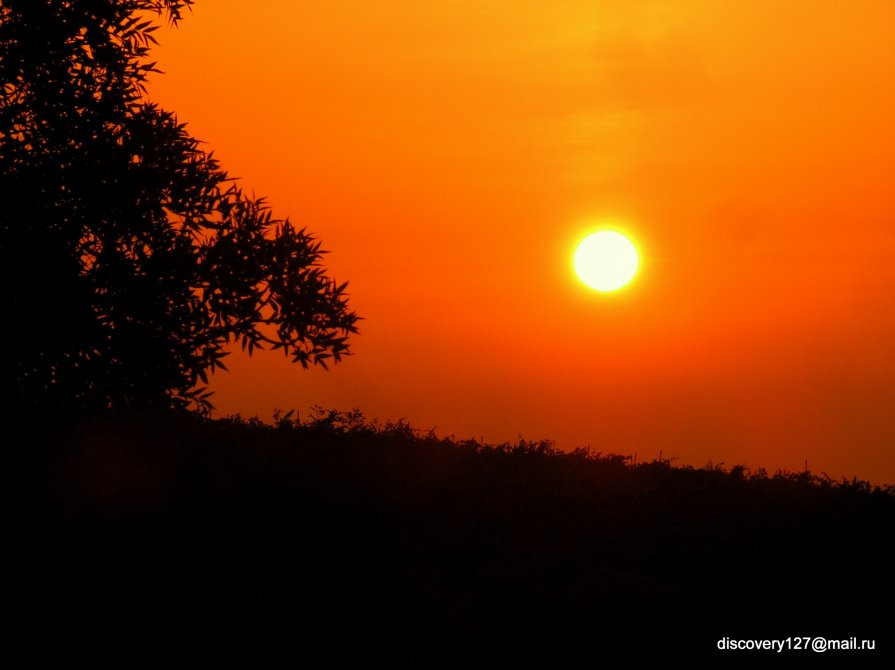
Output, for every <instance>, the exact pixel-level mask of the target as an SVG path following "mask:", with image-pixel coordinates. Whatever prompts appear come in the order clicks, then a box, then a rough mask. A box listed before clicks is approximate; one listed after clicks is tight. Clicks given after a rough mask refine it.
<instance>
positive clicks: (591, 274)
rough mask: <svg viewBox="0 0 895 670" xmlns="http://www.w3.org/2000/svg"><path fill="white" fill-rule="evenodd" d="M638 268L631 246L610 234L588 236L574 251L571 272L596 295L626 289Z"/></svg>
mask: <svg viewBox="0 0 895 670" xmlns="http://www.w3.org/2000/svg"><path fill="white" fill-rule="evenodd" d="M639 264H640V262H639V258H638V256H637V249H636V248H635V247H634V244H633V243H632V242H631V240H629V239H628V238H627V237H625V236H624V235H622V234H621V233H618V232H616V231H614V230H601V231H599V232H596V233H592V234H591V235H588V236H587V237H585V238H584V239H583V240H582V241H581V243H580V244H579V245H578V248H577V249H575V272H576V273H577V274H578V276H579V277H580V278H581V281H583V282H584V283H585V284H587V285H588V286H590V287H591V288H592V289H594V290H597V291H602V292H609V291H616V290H618V289H620V288H622V287H623V286H626V285H627V284H628V283H629V282H630V281H631V280H632V279H633V278H634V275H636V274H637V268H638V266H639Z"/></svg>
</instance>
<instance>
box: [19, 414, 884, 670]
mask: <svg viewBox="0 0 895 670" xmlns="http://www.w3.org/2000/svg"><path fill="white" fill-rule="evenodd" d="M299 419H301V420H299ZM73 423H74V425H73V426H70V427H68V428H66V429H65V430H64V431H63V430H59V429H58V428H56V427H50V428H45V427H44V426H42V425H39V426H36V427H35V430H33V431H24V432H23V433H22V435H23V438H21V439H22V440H24V441H34V442H37V443H39V444H42V445H44V446H46V447H47V448H46V449H37V448H33V447H32V446H31V445H21V447H20V448H19V449H17V451H18V452H21V453H22V454H25V455H27V456H28V458H29V459H31V460H32V461H33V463H32V466H31V467H29V468H25V469H24V470H23V471H24V472H26V473H33V476H32V478H33V481H32V482H29V489H28V490H29V497H27V498H25V500H24V504H22V505H21V509H23V510H24V515H25V519H26V520H27V522H28V523H27V528H28V529H29V530H30V536H29V537H26V538H24V539H23V541H22V542H20V543H12V545H11V546H13V547H20V549H19V550H18V551H20V552H23V553H24V563H25V567H24V568H23V569H22V570H21V571H19V572H15V573H12V574H14V575H15V579H14V580H13V581H14V583H16V584H21V585H22V587H23V590H24V591H25V599H24V603H25V606H24V607H22V608H16V607H15V606H14V607H13V608H12V611H15V612H16V613H17V617H16V621H18V622H21V623H22V624H23V625H24V626H25V627H26V631H25V633H26V634H23V635H22V636H20V637H18V638H17V637H16V636H14V635H13V636H11V638H12V639H14V640H15V639H23V640H25V641H26V645H27V648H28V649H29V650H31V653H32V654H41V653H43V652H49V651H51V649H53V648H54V649H56V650H60V651H61V652H62V653H65V654H66V655H67V656H69V657H70V655H71V654H72V650H73V649H74V650H76V651H77V650H79V653H81V654H83V655H85V656H86V655H88V654H89V655H90V657H91V658H97V656H102V655H103V654H106V655H108V656H109V657H110V658H115V659H116V661H118V660H120V658H122V657H120V656H117V655H116V654H117V653H119V652H120V653H124V654H133V653H135V650H139V651H137V652H136V653H140V654H141V655H142V654H143V653H144V651H145V650H154V651H156V652H157V653H160V654H161V655H162V656H163V657H165V658H166V659H169V658H170V657H171V655H172V654H174V653H176V654H178V657H182V656H181V654H182V653H184V652H193V653H199V654H202V655H203V657H208V658H213V657H216V656H222V657H231V656H233V655H235V654H237V653H240V652H242V653H245V654H246V655H247V656H248V657H249V660H250V661H253V665H254V666H258V665H262V666H263V665H274V663H275V662H278V661H281V660H283V659H289V660H290V661H293V660H294V661H295V662H296V663H298V664H299V665H307V666H309V667H341V666H346V667H349V666H351V667H353V666H354V665H370V664H373V665H383V664H384V665H386V666H387V667H389V668H404V667H406V668H478V667H481V668H492V667H495V668H503V667H535V666H538V667H541V666H543V667H551V668H552V667H555V668H571V667H579V666H583V665H587V664H590V665H594V661H595V660H596V661H604V662H605V661H609V660H612V659H616V658H617V659H619V660H620V661H623V662H624V663H629V664H630V661H631V659H633V658H637V659H640V658H646V659H649V658H652V657H661V658H663V659H669V658H680V659H685V660H689V659H693V658H697V657H700V656H708V657H711V658H715V659H716V658H717V656H718V655H719V654H720V655H722V656H728V657H739V655H738V654H733V655H731V654H730V653H728V652H719V651H718V649H717V646H716V643H717V641H718V640H719V639H720V638H721V637H724V636H728V637H733V638H748V639H755V638H758V639H761V638H773V639H780V638H785V637H787V636H789V635H793V636H795V635H823V636H827V637H836V638H843V637H850V636H853V635H854V636H857V637H858V638H859V639H860V638H869V639H876V641H877V649H878V651H877V652H876V654H875V655H868V658H871V659H872V660H875V661H881V660H882V658H881V656H882V654H883V653H884V652H885V651H886V650H887V649H891V635H892V628H891V617H889V616H888V614H887V610H886V608H885V606H883V607H882V609H881V608H880V604H884V603H887V602H891V601H892V599H893V598H895V581H893V580H892V578H891V570H892V565H893V561H895V537H893V535H892V533H891V529H892V526H893V523H895V487H891V486H871V485H870V484H867V483H866V482H858V481H856V480H852V481H847V480H843V481H841V482H836V481H833V480H831V479H829V478H827V477H818V476H815V475H812V474H810V473H805V472H802V473H787V472H777V473H773V474H768V473H766V472H764V471H761V470H759V471H757V472H754V473H753V472H747V470H746V468H745V467H743V468H741V469H737V468H736V466H735V467H734V468H731V469H729V470H727V469H725V468H723V467H719V466H717V465H710V466H706V467H704V468H692V467H679V466H674V465H672V464H671V463H669V461H668V459H663V460H655V461H652V462H642V463H638V464H637V465H634V464H632V463H630V462H629V461H628V460H626V459H625V458H624V457H621V456H618V455H616V454H612V453H608V454H607V453H600V452H596V451H594V452H588V451H587V450H578V451H576V452H573V453H563V452H560V451H558V450H555V449H552V448H551V446H550V443H549V442H546V441H526V440H521V439H520V440H519V441H517V442H516V443H505V444H498V445H492V444H487V443H485V444H483V443H482V442H480V441H478V440H454V439H452V438H450V439H446V438H439V437H437V436H435V435H434V434H433V433H432V432H431V431H428V432H427V431H418V430H415V429H414V428H413V427H412V426H411V425H410V424H408V423H407V422H406V421H398V422H389V423H385V424H381V425H380V424H378V423H375V422H368V421H366V420H365V419H364V418H363V416H362V415H361V414H360V413H359V412H356V411H352V412H337V411H326V410H323V409H321V408H315V409H313V410H312V411H311V412H310V413H308V414H305V415H303V416H302V417H298V416H296V414H295V413H292V414H289V413H288V412H278V418H277V420H276V421H275V422H274V423H273V424H268V423H265V422H262V421H260V420H248V421H246V420H241V419H239V418H229V419H219V420H214V421H212V420H207V419H203V418H201V417H197V416H193V415H189V414H184V415H182V416H174V417H172V419H171V421H165V422H158V421H151V420H146V419H142V418H136V419H134V418H132V417H128V418H125V419H119V418H117V417H116V419H115V421H100V420H98V419H96V418H95V417H89V418H87V419H83V418H81V417H78V418H77V419H76V420H75V421H74V422H73ZM53 430H55V431H57V433H56V434H55V435H52V434H48V433H49V431H53ZM41 431H43V433H44V434H43V435H40V433H41ZM17 502H20V501H18V500H17ZM17 509H18V506H17ZM60 556H65V557H66V560H63V561H60V560H59V557H60ZM19 613H21V616H19ZM96 631H103V632H102V634H101V635H98V634H97V632H96ZM47 639H50V640H53V641H54V644H53V645H47V644H45V642H44V644H41V642H42V641H45V640H47ZM79 645H80V646H79ZM264 654H270V655H271V656H272V658H271V659H269V662H266V661H268V659H266V658H265V657H264V656H263V655H264ZM793 654H797V652H790V653H787V654H782V655H780V656H786V657H788V658H792V655H793ZM771 655H772V654H771V653H768V654H764V655H762V656H761V658H762V659H764V658H767V657H770V656H771ZM828 655H831V656H840V657H841V656H848V655H849V653H848V652H841V653H835V652H829V653H828ZM859 655H860V654H855V653H852V654H851V656H852V657H853V658H858V657H859ZM773 656H774V657H776V656H778V654H773ZM125 657H126V656H125ZM861 658H863V656H861ZM747 662H752V664H753V665H754V658H750V660H749V661H747ZM624 663H620V664H618V665H624ZM206 664H207V663H206ZM608 664H609V665H612V663H611V662H610V663H608ZM878 664H879V665H881V667H882V664H880V663H878ZM886 667H888V666H886Z"/></svg>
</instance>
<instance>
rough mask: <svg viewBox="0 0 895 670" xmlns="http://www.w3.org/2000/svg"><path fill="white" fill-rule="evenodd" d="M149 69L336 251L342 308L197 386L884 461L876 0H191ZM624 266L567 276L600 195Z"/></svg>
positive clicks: (884, 256)
mask: <svg viewBox="0 0 895 670" xmlns="http://www.w3.org/2000/svg"><path fill="white" fill-rule="evenodd" d="M158 37H159V40H160V41H161V46H160V47H158V48H156V50H155V52H154V54H153V57H154V58H155V59H157V60H158V61H159V66H160V67H161V68H162V69H163V70H164V71H165V74H164V75H163V76H159V77H155V78H154V79H153V80H152V83H151V86H150V94H151V97H152V98H154V99H155V100H156V101H158V102H160V103H161V104H162V105H163V106H164V107H166V108H169V109H172V110H174V111H176V112H177V113H178V115H179V117H180V119H181V120H182V121H186V122H187V123H188V124H189V128H190V129H191V130H192V132H193V134H194V135H195V136H196V137H199V138H200V139H202V140H204V141H206V142H207V143H208V147H209V148H210V149H213V150H214V151H215V154H216V155H217V156H218V157H219V158H220V159H221V160H222V162H223V165H224V166H225V167H226V168H227V169H228V171H229V172H230V173H231V174H232V175H235V176H238V177H240V178H241V179H242V184H243V186H244V187H245V188H246V189H247V190H249V191H251V190H254V191H255V193H256V194H258V195H264V196H266V197H267V199H268V201H269V203H270V204H271V205H272V207H273V209H274V213H275V214H277V215H279V216H289V217H290V218H291V219H292V220H293V221H294V222H295V223H297V224H300V225H303V226H307V227H308V228H309V229H310V230H312V231H313V232H314V233H315V234H317V235H318V237H319V238H320V239H321V240H322V241H323V245H324V247H325V248H327V249H329V250H331V253H330V254H329V256H328V257H327V261H326V262H327V267H328V268H329V269H330V271H331V272H332V274H333V275H335V277H336V278H337V279H338V280H340V281H342V280H348V281H349V290H350V294H351V305H352V307H353V309H355V310H356V311H357V312H358V313H360V314H361V315H362V316H363V317H364V318H365V320H364V321H363V322H362V323H361V334H360V335H359V336H357V337H355V339H354V341H353V342H354V344H353V351H354V352H355V355H354V356H352V357H351V358H348V359H346V360H345V361H344V362H343V363H342V364H340V365H339V366H336V367H335V368H334V369H332V370H331V371H330V372H323V371H311V372H303V371H302V370H301V368H300V367H298V366H292V365H290V364H289V363H288V362H287V360H286V359H284V358H283V357H282V356H280V355H276V354H266V355H265V354H264V353H262V354H260V355H258V354H256V356H255V357H254V358H252V359H245V358H240V357H237V355H236V354H234V356H232V357H231V359H230V367H231V373H230V374H223V375H218V376H217V378H216V379H215V382H214V385H213V388H214V389H215V390H216V391H217V394H216V396H215V398H214V401H215V404H216V406H217V408H218V413H219V414H229V413H234V412H240V413H242V414H244V415H252V414H257V415H259V416H261V417H263V418H269V417H270V416H271V413H272V411H273V409H274V408H284V409H290V408H297V409H298V410H299V411H300V412H302V413H305V412H306V411H307V409H308V408H309V406H310V405H312V404H315V403H316V404H320V405H322V406H324V407H333V408H338V409H350V408H352V407H359V408H360V409H362V410H363V411H364V413H365V414H366V415H367V416H369V417H378V418H380V419H383V420H385V419H397V418H399V417H405V418H407V419H409V420H410V421H411V422H412V423H413V424H414V425H415V426H417V427H419V428H423V429H428V428H433V427H434V428H436V430H437V432H438V433H439V434H441V435H450V434H454V435H456V436H457V437H458V438H461V437H462V438H466V437H470V436H473V435H474V436H476V437H484V439H485V440H487V441H502V440H515V439H516V438H517V437H518V436H519V435H520V434H521V435H523V436H524V437H526V438H531V439H538V438H544V437H547V438H552V439H555V440H556V442H557V445H558V446H560V447H562V448H572V447H576V446H586V445H591V447H592V448H593V449H594V450H600V451H604V452H616V453H623V454H630V453H632V452H634V451H635V450H636V451H637V452H638V458H640V459H650V458H654V457H656V456H658V453H659V450H660V449H661V450H662V451H663V455H664V456H665V457H669V456H675V457H677V458H678V459H679V460H678V463H687V464H693V465H696V466H701V465H704V464H705V463H706V462H708V461H709V460H712V461H714V462H715V463H719V462H724V463H726V464H727V465H728V466H731V465H734V464H737V463H744V464H747V465H749V466H752V467H753V468H755V467H759V466H764V467H766V468H768V469H769V470H772V471H773V470H774V469H777V468H786V469H791V470H794V469H801V468H802V467H803V466H804V462H805V460H806V459H807V460H808V465H809V468H810V469H811V470H812V471H814V472H821V471H826V472H827V473H829V474H830V475H831V476H833V477H837V478H838V477H841V476H843V475H846V476H849V477H850V476H853V475H857V476H858V477H861V478H865V479H870V480H871V481H874V482H877V483H882V482H889V483H895V453H893V452H895V309H893V308H895V262H893V259H895V123H893V119H895V3H893V2H891V0H878V1H874V0H860V1H856V2H851V3H843V2H839V1H838V0H837V1H831V0H797V1H795V0H790V1H787V2H779V0H728V1H725V2H716V1H714V0H680V1H677V0H676V1H674V2H671V1H666V2H659V1H642V2H637V1H634V0H603V1H596V0H574V1H573V0H566V1H559V2H551V3H545V2H542V1H541V0H513V1H512V2H510V1H509V0H451V1H447V2H439V3H411V2H406V1H405V0H375V1H371V2H362V3H361V2H356V1H352V2H347V1H345V0H328V1H327V2H311V1H302V2H296V1H292V0H289V1H286V0H279V1H273V0H268V1H267V2H263V3H255V4H254V5H247V4H246V3H244V2H237V1H236V0H198V1H197V4H196V6H195V9H194V12H193V13H192V15H189V16H188V17H187V18H186V19H185V21H184V22H183V23H182V24H181V26H180V27H179V28H178V29H176V30H174V31H169V30H164V31H161V32H160V33H159V35H158ZM605 220H612V221H613V222H615V223H616V224H617V225H621V226H623V227H624V229H625V230H627V231H628V232H629V233H630V234H631V235H632V236H633V237H634V238H635V239H636V241H637V243H638V245H639V246H640V248H641V251H642V256H643V258H642V270H641V273H640V275H639V276H638V279H637V280H636V282H635V283H634V284H633V285H632V286H631V287H629V288H628V289H625V290H623V291H622V292H620V293H618V294H612V295H608V296H607V295H601V294H598V293H594V292H592V291H589V290H588V289H586V288H585V287H584V286H583V285H581V284H580V282H578V281H577V280H576V279H575V277H574V276H573V274H572V266H571V255H572V251H573V245H574V243H575V242H576V241H577V240H578V239H580V237H581V236H582V235H583V234H584V233H586V232H587V231H588V230H589V229H592V228H593V227H594V226H597V225H599V224H600V223H601V222H602V221H605Z"/></svg>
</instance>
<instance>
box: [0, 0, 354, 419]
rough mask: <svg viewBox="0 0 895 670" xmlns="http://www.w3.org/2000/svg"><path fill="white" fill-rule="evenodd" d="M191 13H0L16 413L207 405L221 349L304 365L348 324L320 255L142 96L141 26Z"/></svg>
mask: <svg viewBox="0 0 895 670" xmlns="http://www.w3.org/2000/svg"><path fill="white" fill-rule="evenodd" d="M191 4H192V0H67V1H65V2H62V1H60V0H0V86H2V97H0V189H2V191H0V196H2V198H0V273H2V275H0V276H2V285H0V293H2V298H0V300H2V304H0V309H2V315H3V321H4V324H5V330H6V333H7V337H8V339H11V340H12V341H13V346H12V349H11V350H10V351H8V352H7V353H6V355H5V356H4V357H3V362H2V364H0V366H2V375H3V382H2V383H3V387H4V388H3V391H4V392H5V393H4V395H5V397H7V398H10V397H12V398H14V399H16V400H17V402H18V403H19V404H20V405H22V406H28V405H31V406H39V407H48V406H52V407H60V408H62V407H72V408H85V407H97V408H106V407H122V406H143V405H162V406H170V405H178V406H185V405H189V404H198V405H199V406H205V407H207V406H208V401H207V398H208V396H209V395H210V394H208V393H207V392H206V389H205V387H204V384H205V383H206V382H207V374H208V372H209V371H214V370H215V369H217V368H224V365H223V362H222V360H221V359H222V358H223V356H225V355H226V347H227V345H228V344H230V343H232V342H239V343H240V344H241V345H242V347H243V348H244V349H245V350H247V351H248V352H249V353H251V352H252V351H253V350H254V349H255V348H273V349H282V350H283V351H284V352H285V353H286V354H287V355H288V356H290V357H291V359H292V360H293V361H294V362H298V363H301V364H302V366H304V367H308V366H309V364H311V363H314V364H322V365H323V366H324V367H325V366H326V362H327V361H328V360H330V359H332V360H335V361H338V360H339V359H340V357H341V356H342V355H345V354H347V353H348V342H347V340H348V336H349V334H350V333H355V332H357V329H356V322H357V320H358V317H357V315H356V314H354V313H353V312H352V311H350V310H349V309H348V306H347V300H346V297H345V287H346V284H337V283H335V282H334V281H333V280H332V279H330V278H329V277H328V276H327V274H326V273H325V271H324V269H323V268H322V267H321V262H320V261H321V254H323V253H325V252H323V251H321V249H320V244H319V242H318V241H316V240H315V238H314V237H313V236H311V235H310V234H309V233H307V232H306V231H305V230H304V229H298V228H296V227H294V226H293V225H292V224H291V223H290V222H289V221H288V220H278V219H275V218H273V217H272V215H271V212H270V210H269V209H268V207H267V206H266V204H265V202H264V200H263V199H260V198H255V197H253V196H252V197H250V196H248V195H247V194H245V193H244V192H243V191H242V190H241V189H240V188H238V187H237V185H236V184H235V183H234V182H233V180H232V179H231V178H229V177H228V175H227V173H226V172H225V171H224V170H222V169H221V167H220V165H219V163H218V161H217V160H216V159H215V158H214V157H213V155H212V154H211V153H208V152H206V151H204V150H203V149H202V148H201V147H200V143H199V142H198V141H197V140H196V139H194V138H193V137H191V136H190V134H189V133H188V132H187V130H186V129H185V127H184V124H182V123H179V122H178V120H177V118H176V116H175V115H174V114H173V113H171V112H168V111H165V110H163V109H160V108H159V107H158V106H157V105H155V104H152V103H151V102H148V101H147V99H146V89H145V84H146V78H147V75H148V74H149V73H150V72H154V71H156V69H155V67H154V64H153V63H150V62H147V61H146V55H147V53H148V51H149V48H150V46H151V45H152V44H153V43H155V39H154V37H153V31H154V30H155V29H156V27H155V26H154V25H153V24H152V20H151V19H152V17H153V16H167V18H168V19H169V20H170V21H171V22H172V23H174V24H176V23H177V22H178V21H179V20H180V19H181V18H182V15H183V13H184V11H185V10H187V9H188V8H189V5H191Z"/></svg>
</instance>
